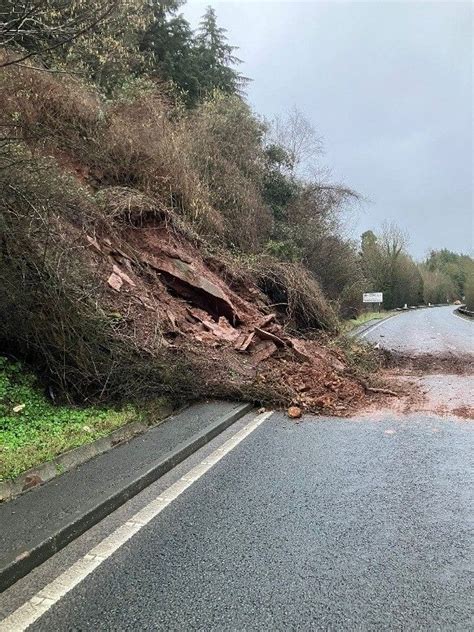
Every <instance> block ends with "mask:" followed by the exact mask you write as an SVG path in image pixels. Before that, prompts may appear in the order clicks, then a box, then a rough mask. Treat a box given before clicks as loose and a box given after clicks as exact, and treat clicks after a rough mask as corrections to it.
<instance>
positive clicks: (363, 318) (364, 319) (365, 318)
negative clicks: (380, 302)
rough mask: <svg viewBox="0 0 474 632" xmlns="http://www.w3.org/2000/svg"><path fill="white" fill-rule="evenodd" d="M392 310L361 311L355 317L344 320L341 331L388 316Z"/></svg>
mask: <svg viewBox="0 0 474 632" xmlns="http://www.w3.org/2000/svg"><path fill="white" fill-rule="evenodd" d="M393 313H394V312H393V311H384V312H363V313H362V314H359V316H358V317H357V318H351V320H346V321H344V323H343V327H342V328H343V331H344V332H348V331H352V330H353V329H356V328H357V327H360V326H361V325H365V323H368V322H369V321H371V320H383V319H384V318H388V317H389V316H391V315H392V314H393Z"/></svg>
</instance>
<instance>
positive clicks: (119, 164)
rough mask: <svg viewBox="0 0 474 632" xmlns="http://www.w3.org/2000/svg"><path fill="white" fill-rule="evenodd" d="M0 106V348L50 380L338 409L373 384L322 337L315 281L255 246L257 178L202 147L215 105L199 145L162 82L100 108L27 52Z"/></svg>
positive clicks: (97, 394)
mask: <svg viewBox="0 0 474 632" xmlns="http://www.w3.org/2000/svg"><path fill="white" fill-rule="evenodd" d="M0 102H1V104H2V108H1V110H2V114H1V119H2V129H3V130H4V132H2V134H3V136H2V138H3V141H4V143H3V145H2V151H0V186H1V188H2V191H3V193H4V195H3V197H2V200H1V201H0V345H1V346H2V349H3V350H4V352H5V353H9V354H11V355H13V356H15V357H17V358H22V359H27V360H30V361H31V362H32V363H33V364H34V365H35V366H36V367H37V368H38V369H39V371H40V373H41V374H42V375H44V376H45V379H46V380H47V388H48V392H49V393H53V394H54V396H55V397H57V398H59V397H67V398H70V399H71V400H73V401H77V402H85V401H108V402H113V401H123V400H126V401H130V400H134V399H141V398H150V397H157V396H162V395H166V396H169V397H171V398H173V399H174V400H178V401H183V400H190V399H196V398H206V397H234V398H244V399H249V400H252V401H255V402H259V403H261V404H263V405H272V406H276V405H278V406H282V407H285V408H286V409H288V408H289V407H290V406H293V407H298V408H300V409H301V410H303V411H304V410H308V411H313V412H325V413H334V414H340V415H343V414H346V413H348V412H350V411H351V410H353V409H354V408H357V407H358V406H360V405H361V404H362V403H363V402H364V401H365V400H366V398H367V397H368V396H370V397H373V396H375V395H374V394H373V393H369V392H368V390H367V386H366V383H365V382H364V380H362V379H359V377H357V371H356V370H355V369H356V367H355V366H354V365H353V363H352V361H351V359H350V358H348V356H347V354H345V353H343V352H342V351H341V350H339V349H338V348H337V347H336V346H334V345H332V346H331V345H330V344H329V342H328V339H327V338H325V337H323V336H321V335H320V334H321V332H326V333H329V334H331V333H335V332H336V331H337V326H338V325H337V317H336V315H335V311H334V310H333V308H332V307H331V305H330V304H329V303H328V301H327V300H326V298H325V296H324V294H323V292H322V291H321V288H320V286H319V284H318V282H317V281H316V280H315V279H314V278H313V277H312V276H311V274H310V273H309V272H308V271H307V270H306V269H305V268H304V267H303V266H302V265H300V264H297V263H284V262H282V261H279V260H277V259H276V258H274V257H272V256H269V255H267V254H262V253H263V252H264V249H263V248H262V247H261V244H259V237H260V233H261V232H262V230H263V227H265V226H267V225H268V223H269V222H271V217H270V212H269V209H268V208H267V207H266V206H265V205H263V204H262V203H261V202H259V203H257V202H258V200H257V198H254V197H252V196H253V195H254V193H255V190H256V189H255V186H256V185H254V184H252V180H251V179H249V178H246V177H244V176H245V173H244V172H242V173H241V172H240V171H236V168H235V164H234V163H233V162H232V161H231V160H230V159H228V158H227V157H226V156H225V155H224V154H222V155H218V156H217V157H216V156H215V157H214V160H215V161H214V163H213V164H214V168H217V167H219V169H221V171H220V172H219V173H220V176H219V178H220V179H219V180H218V182H214V180H212V178H211V180H212V181H211V180H210V179H209V178H207V175H208V173H207V172H208V170H209V165H208V164H207V159H205V160H204V161H197V160H196V155H197V154H199V155H201V154H202V151H203V149H202V148H203V147H204V148H208V147H209V144H208V143H207V140H206V139H208V136H207V135H206V134H208V132H209V129H208V127H209V124H210V123H212V121H213V118H212V117H216V116H217V115H218V113H219V112H220V110H219V109H217V110H214V109H212V108H211V110H209V111H208V110H207V109H206V108H205V109H204V110H203V112H202V113H201V119H199V121H200V126H201V127H200V132H199V133H200V134H201V137H202V139H204V141H203V143H204V144H198V145H197V146H195V145H194V141H195V140H196V133H195V130H194V128H193V127H192V126H193V125H194V123H193V122H196V121H197V119H196V118H195V117H192V116H191V117H190V118H188V119H185V120H184V122H178V123H173V118H172V117H171V116H170V113H169V111H168V109H167V104H166V99H164V98H161V97H160V96H159V95H156V94H155V93H153V94H151V95H148V94H147V93H145V94H144V95H142V96H140V97H137V98H136V99H134V100H133V99H132V100H127V99H124V100H122V101H119V102H113V101H112V103H111V104H110V103H109V104H107V103H106V102H105V101H104V100H103V99H102V98H101V97H100V95H98V94H97V93H96V92H94V91H93V90H92V89H90V88H87V89H86V88H85V87H84V85H83V84H82V83H81V82H80V81H79V80H76V79H71V78H70V77H66V76H65V77H62V76H61V77H59V78H58V77H56V76H54V75H51V74H49V73H47V72H39V71H38V69H36V70H35V69H30V68H28V66H27V65H24V66H21V67H18V68H16V67H9V68H8V69H7V70H5V71H4V75H3V82H2V86H1V89H0ZM218 105H219V107H223V106H222V104H220V102H219V104H218ZM216 107H217V106H216ZM233 107H235V108H236V111H237V112H238V113H239V116H243V115H244V114H245V112H243V111H242V105H241V104H240V103H239V102H236V103H234V105H233ZM244 120H245V119H244ZM196 124H197V123H196ZM211 127H212V125H211ZM5 130H6V131H5ZM201 137H200V138H201ZM222 142H223V139H222V138H221V139H220V140H219V143H220V144H222ZM214 149H216V147H214ZM252 155H253V154H252ZM204 158H206V157H205V156H204ZM250 158H251V156H250ZM250 158H249V161H250V162H248V164H249V165H250V164H251V163H252V164H253V162H252V161H251V160H250ZM196 165H198V166H199V168H198V166H196ZM201 170H202V171H201ZM203 173H204V174H205V175H206V177H204V175H203ZM211 175H212V174H211ZM211 185H212V186H211ZM252 186H253V187H254V189H255V190H254V189H252ZM252 191H254V193H252ZM223 192H224V193H225V195H224V193H223ZM221 194H222V195H223V197H221ZM229 200H231V201H232V204H230V202H229ZM235 200H237V202H236V203H235V204H234V201H235ZM239 200H240V202H239ZM226 201H227V203H228V207H227V210H226V213H224V211H222V212H221V209H220V208H219V206H218V205H219V204H222V205H224V204H225V202H226ZM241 202H242V203H241ZM243 202H245V204H244V203H243ZM239 204H240V206H239ZM233 209H239V212H240V213H241V214H238V213H237V212H235V211H234V210H233ZM243 209H245V214H244V215H242V213H243ZM245 231H247V232H245ZM249 231H250V232H249ZM240 233H242V234H240ZM244 233H245V235H244ZM247 233H249V234H247ZM216 236H217V238H216ZM244 237H245V239H243V238H244ZM230 242H232V244H234V245H235V244H237V246H238V245H239V244H240V243H244V242H245V244H246V247H247V250H245V249H243V248H240V250H239V253H240V255H241V256H240V258H239V257H238V256H237V255H236V254H235V252H234V251H232V252H231V251H230V246H229V243H230ZM225 248H227V250H225ZM259 248H260V249H259ZM244 252H245V253H246V254H245V256H244V255H243V253H244Z"/></svg>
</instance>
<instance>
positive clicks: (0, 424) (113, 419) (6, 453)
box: [0, 356, 139, 481]
mask: <svg viewBox="0 0 474 632" xmlns="http://www.w3.org/2000/svg"><path fill="white" fill-rule="evenodd" d="M138 417H139V415H138V413H137V411H136V410H135V408H134V407H132V406H127V407H124V408H121V409H111V408H99V407H92V408H90V407H89V408H77V407H73V406H56V405H54V404H53V402H52V401H51V400H50V399H49V398H48V397H47V396H46V394H45V392H44V389H43V388H42V386H41V385H40V384H39V383H38V381H37V379H36V378H35V376H34V375H32V374H31V373H29V372H28V371H27V370H25V368H24V367H23V366H22V365H21V364H20V363H19V362H12V361H10V360H8V359H7V358H5V357H2V356H0V480H2V481H3V480H8V479H10V478H14V477H15V476H18V475H19V474H20V473H21V472H24V471H25V470H27V469H29V468H31V467H34V466H35V465H38V464H40V463H43V462H45V461H50V460H51V459H53V458H54V457H55V456H57V455H58V454H60V453H62V452H65V451H66V450H70V449H71V448H76V447H77V446H80V445H83V444H85V443H90V442H91V441H94V440H95V439H98V438H99V437H103V436H105V435H106V434H108V433H110V432H111V431H112V430H114V429H115V428H118V427H120V426H123V425H124V424H126V423H128V422H129V421H132V420H134V419H137V418H138Z"/></svg>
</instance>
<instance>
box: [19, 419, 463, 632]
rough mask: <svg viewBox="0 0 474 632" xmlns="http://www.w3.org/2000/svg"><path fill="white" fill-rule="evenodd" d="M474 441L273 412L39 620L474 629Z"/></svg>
mask: <svg viewBox="0 0 474 632" xmlns="http://www.w3.org/2000/svg"><path fill="white" fill-rule="evenodd" d="M472 447H473V446H472V430H471V426H470V424H469V423H467V422H465V421H462V420H460V419H456V418H439V417H430V416H426V415H416V416H400V417H397V418H394V417H390V416H389V417H386V418H383V419H379V420H378V421H374V420H373V419H370V418H364V417H361V418H360V419H354V420H340V419H334V418H333V419H321V418H312V417H306V418H305V419H304V420H303V421H302V422H301V423H299V424H295V423H294V422H292V421H290V420H289V419H287V418H285V417H284V416H283V415H282V414H277V413H276V414H274V415H273V416H272V417H270V418H269V419H268V420H267V421H265V422H264V423H263V425H262V426H260V427H259V428H258V429H257V430H256V431H255V432H253V433H252V434H251V435H250V436H249V437H247V439H245V440H244V442H243V443H241V444H240V445H239V446H238V447H237V448H235V449H234V450H233V451H232V452H231V453H230V454H228V455H227V456H226V457H225V458H224V459H223V460H222V461H220V462H219V463H218V464H217V465H215V466H214V467H213V468H212V469H211V470H210V471H209V472H208V473H207V474H206V475H205V476H203V477H202V478H201V479H199V480H198V481H197V482H196V483H194V484H193V485H192V486H191V487H190V488H188V489H187V490H186V491H185V492H184V493H183V494H182V495H181V496H179V497H178V498H177V499H176V500H175V501H174V502H173V503H172V504H171V505H169V506H168V507H167V508H166V509H165V510H164V511H163V512H162V513H161V514H160V515H159V516H158V517H156V518H155V519H154V520H153V521H152V522H151V523H149V524H148V525H147V526H146V527H144V528H143V529H142V530H141V531H140V532H139V533H138V534H136V535H135V536H134V537H133V538H132V539H131V540H130V541H129V542H128V543H127V544H126V545H124V546H123V547H122V548H121V549H119V550H118V551H117V552H116V553H115V554H114V555H113V556H112V557H111V558H109V559H108V560H107V561H105V562H104V563H103V564H102V565H101V566H100V567H99V568H98V569H97V570H96V571H94V573H92V574H91V575H90V576H88V577H87V578H86V579H85V580H84V581H83V582H82V583H81V584H79V585H78V586H77V587H76V588H74V589H73V590H72V591H71V592H70V593H68V594H67V595H66V596H65V597H64V598H63V599H61V600H60V601H59V602H58V603H57V604H56V605H54V606H53V607H52V608H51V609H50V610H49V611H48V612H47V613H46V614H45V615H44V616H43V617H41V618H40V619H39V620H38V621H37V622H36V623H35V624H34V625H33V626H32V627H31V628H30V629H31V630H41V631H44V632H49V631H51V630H55V631H57V632H60V631H66V630H68V631H69V630H111V631H112V630H114V631H116V630H468V629H472V627H471V626H472V614H473V613H472V610H471V609H470V604H471V599H470V597H471V595H472V577H473V575H472V571H473V565H472V558H471V557H470V553H469V544H470V535H471V534H472V531H470V530H471V529H472V513H470V507H471V506H472V487H471V480H472Z"/></svg>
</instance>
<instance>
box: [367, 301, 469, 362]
mask: <svg viewBox="0 0 474 632" xmlns="http://www.w3.org/2000/svg"><path fill="white" fill-rule="evenodd" d="M454 311H455V308H454V307H453V306H448V307H432V308H428V309H417V310H410V311H408V312H403V313H401V314H398V315H397V316H394V317H393V318H389V319H388V320H385V321H381V322H380V323H376V324H375V325H374V326H373V327H372V328H371V329H369V330H368V331H367V333H365V334H364V333H363V334H362V336H363V337H364V338H365V340H368V341H369V342H372V343H379V344H380V346H382V347H384V348H387V349H390V350H393V351H400V352H402V353H409V354H421V353H434V354H446V353H452V354H461V355H463V354H466V353H467V354H474V323H472V322H470V321H468V320H467V319H465V318H461V317H460V316H458V315H456V314H455V313H454Z"/></svg>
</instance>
